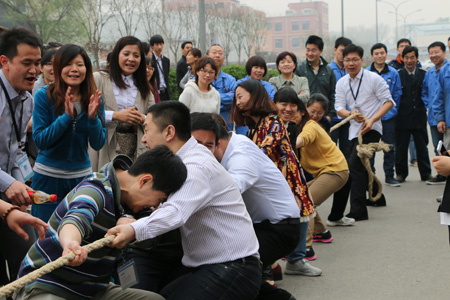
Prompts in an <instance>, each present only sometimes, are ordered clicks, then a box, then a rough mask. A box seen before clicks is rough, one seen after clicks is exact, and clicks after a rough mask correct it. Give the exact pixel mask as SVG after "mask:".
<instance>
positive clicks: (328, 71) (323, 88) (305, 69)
mask: <svg viewBox="0 0 450 300" xmlns="http://www.w3.org/2000/svg"><path fill="white" fill-rule="evenodd" d="M323 46H324V43H323V40H322V38H321V37H319V36H317V35H311V36H309V37H308V39H307V40H306V43H305V48H306V60H305V61H303V62H301V63H300V64H299V65H298V66H297V69H296V70H295V74H296V75H298V76H303V77H306V78H307V79H308V84H309V92H310V93H311V95H312V94H315V93H321V94H323V95H324V96H325V97H327V99H328V103H329V105H328V107H329V110H328V112H327V116H326V118H327V119H328V121H331V119H332V118H333V117H334V116H335V115H336V111H335V109H334V101H335V94H336V92H335V90H336V76H335V75H334V71H333V69H332V68H331V67H330V66H329V65H328V62H327V61H326V60H325V59H324V58H323V57H322V56H321V55H322V52H323Z"/></svg>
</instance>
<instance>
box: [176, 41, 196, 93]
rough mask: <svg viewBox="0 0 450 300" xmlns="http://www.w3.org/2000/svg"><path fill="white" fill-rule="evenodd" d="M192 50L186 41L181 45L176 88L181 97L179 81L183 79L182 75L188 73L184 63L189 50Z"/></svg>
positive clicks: (181, 90)
mask: <svg viewBox="0 0 450 300" xmlns="http://www.w3.org/2000/svg"><path fill="white" fill-rule="evenodd" d="M191 49H192V42H190V41H186V42H183V43H182V44H181V53H182V54H183V55H181V58H180V60H179V61H178V63H177V88H178V95H181V93H182V92H183V89H182V88H181V87H180V81H181V79H183V77H184V75H186V73H187V71H188V66H189V65H188V64H187V62H186V55H187V54H188V52H189V50H191Z"/></svg>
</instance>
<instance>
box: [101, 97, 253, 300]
mask: <svg viewBox="0 0 450 300" xmlns="http://www.w3.org/2000/svg"><path fill="white" fill-rule="evenodd" d="M144 130H145V134H144V136H143V138H142V142H143V143H145V144H146V146H147V148H149V149H151V148H153V147H155V146H158V145H166V146H168V147H169V149H171V150H172V151H173V152H174V153H176V154H177V155H178V156H179V157H180V158H181V159H182V160H183V162H184V164H185V165H186V167H187V170H188V177H187V180H186V182H185V184H184V185H183V186H182V187H181V189H180V190H179V191H178V192H176V193H174V194H172V195H170V196H169V198H168V200H167V202H165V203H164V204H162V205H161V206H160V208H158V209H157V210H155V211H154V212H153V213H152V214H151V215H150V216H149V217H145V218H142V219H139V220H138V221H136V222H134V223H131V224H125V225H119V226H116V227H114V228H112V229H111V230H110V231H109V232H108V234H117V237H116V238H115V239H114V241H113V243H112V244H111V245H112V246H114V247H123V246H124V245H125V244H127V243H129V242H132V241H133V240H136V241H138V242H139V241H142V240H146V239H149V238H154V237H156V236H159V235H161V234H163V233H165V232H168V231H170V230H172V229H175V228H180V231H181V241H182V245H183V250H184V256H183V259H182V263H183V265H184V266H186V267H188V268H190V269H191V272H190V273H188V274H186V275H184V276H182V277H180V278H178V279H177V280H175V281H174V282H172V283H170V284H169V285H168V286H166V287H165V288H164V289H163V290H162V291H161V294H162V295H163V296H164V297H165V298H166V299H230V300H231V299H243V300H244V299H254V298H255V297H256V295H257V294H258V291H259V287H260V280H261V266H260V261H259V254H258V248H259V244H258V241H257V238H256V235H255V231H254V230H253V224H252V221H251V218H250V216H249V214H248V213H247V210H246V207H245V204H244V201H243V200H242V197H241V194H240V191H239V189H238V188H237V186H236V184H235V183H234V181H233V178H232V177H231V176H230V175H229V174H228V173H227V171H226V170H225V169H224V168H223V167H222V166H221V165H220V164H219V163H218V162H217V160H216V159H215V158H214V156H213V155H212V154H211V152H210V151H208V149H206V148H205V147H203V146H202V145H199V144H198V143H197V141H196V140H195V139H194V138H192V137H191V130H190V116H189V109H188V108H187V107H186V106H185V105H184V104H182V103H180V102H178V101H165V102H161V103H158V104H155V105H153V106H151V107H150V108H149V111H148V114H147V117H146V119H145V124H144Z"/></svg>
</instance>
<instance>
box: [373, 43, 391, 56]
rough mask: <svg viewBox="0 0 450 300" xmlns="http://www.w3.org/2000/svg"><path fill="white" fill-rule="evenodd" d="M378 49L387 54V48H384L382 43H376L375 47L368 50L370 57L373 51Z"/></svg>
mask: <svg viewBox="0 0 450 300" xmlns="http://www.w3.org/2000/svg"><path fill="white" fill-rule="evenodd" d="M380 48H383V49H384V51H386V53H387V52H388V51H387V47H386V45H385V44H383V43H376V44H375V45H373V46H372V48H370V55H373V51H375V50H377V49H380Z"/></svg>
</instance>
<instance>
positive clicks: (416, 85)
mask: <svg viewBox="0 0 450 300" xmlns="http://www.w3.org/2000/svg"><path fill="white" fill-rule="evenodd" d="M402 57H403V61H404V63H405V67H404V68H402V69H400V70H399V75H400V80H401V83H402V92H403V93H402V96H401V98H400V105H399V108H398V116H397V120H396V133H395V140H396V152H395V169H396V172H397V181H398V182H404V181H405V179H406V177H407V176H408V144H409V139H410V135H411V134H412V136H413V138H414V144H415V146H416V150H417V161H418V164H419V172H420V178H421V179H422V181H426V180H429V179H431V178H432V177H431V166H430V158H429V155H428V148H427V145H428V133H427V110H426V107H425V104H424V102H423V100H422V87H423V80H424V78H425V73H426V72H425V70H423V69H420V68H419V67H417V65H416V64H417V60H418V57H419V50H418V49H417V47H413V46H406V47H405V49H403V52H402Z"/></svg>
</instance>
